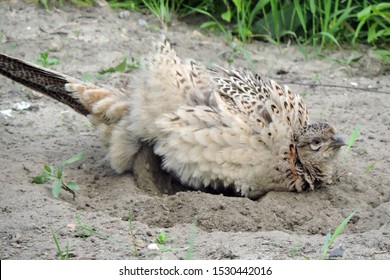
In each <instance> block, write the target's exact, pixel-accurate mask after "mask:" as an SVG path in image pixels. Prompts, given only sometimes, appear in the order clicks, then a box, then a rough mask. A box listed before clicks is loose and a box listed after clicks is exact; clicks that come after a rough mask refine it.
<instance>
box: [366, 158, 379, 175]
mask: <svg viewBox="0 0 390 280" xmlns="http://www.w3.org/2000/svg"><path fill="white" fill-rule="evenodd" d="M378 162H379V160H376V161H374V162H373V163H370V164H369V165H367V167H366V168H364V173H368V172H370V171H371V170H372V169H373V168H374V166H375V164H377V163H378Z"/></svg>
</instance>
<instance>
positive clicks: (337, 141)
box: [330, 135, 347, 148]
mask: <svg viewBox="0 0 390 280" xmlns="http://www.w3.org/2000/svg"><path fill="white" fill-rule="evenodd" d="M332 140H333V141H332V143H330V147H331V148H339V147H341V146H346V145H347V143H345V141H344V139H343V138H342V137H341V136H338V135H335V136H333V138H332Z"/></svg>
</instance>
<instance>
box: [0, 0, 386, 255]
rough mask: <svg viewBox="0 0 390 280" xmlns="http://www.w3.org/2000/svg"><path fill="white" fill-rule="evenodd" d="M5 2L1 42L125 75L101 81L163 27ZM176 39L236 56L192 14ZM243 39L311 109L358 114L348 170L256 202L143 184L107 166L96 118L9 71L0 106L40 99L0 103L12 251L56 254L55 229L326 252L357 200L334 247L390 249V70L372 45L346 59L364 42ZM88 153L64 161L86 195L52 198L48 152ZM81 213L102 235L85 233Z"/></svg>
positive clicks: (72, 237)
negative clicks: (319, 50) (46, 177)
mask: <svg viewBox="0 0 390 280" xmlns="http://www.w3.org/2000/svg"><path fill="white" fill-rule="evenodd" d="M0 14H1V16H0V34H1V37H0V38H1V42H0V50H1V51H2V52H5V53H7V54H10V55H13V56H17V57H21V58H23V59H26V60H28V61H32V62H34V61H36V60H37V58H38V56H39V54H40V53H41V52H44V51H46V50H50V56H51V57H56V58H58V59H59V62H60V63H59V64H58V65H54V66H51V67H52V68H53V69H55V70H58V71H60V72H64V73H67V74H69V75H71V76H75V77H92V81H93V82H96V83H103V84H104V83H115V82H117V81H122V79H123V77H122V76H121V75H109V74H107V75H105V76H104V77H102V78H101V79H97V78H95V77H94V74H95V73H96V72H98V71H100V70H102V69H106V68H107V67H109V66H113V65H115V64H118V63H119V62H120V61H121V59H122V57H123V56H125V55H128V56H131V57H134V58H135V59H136V60H138V59H139V57H140V56H141V55H142V54H144V53H145V52H147V51H148V50H150V49H151V47H152V44H151V43H152V41H153V40H155V39H156V38H159V36H160V33H161V29H160V27H159V24H158V21H157V20H156V19H155V18H154V17H153V16H150V15H142V14H135V13H129V12H120V11H112V10H109V9H107V8H102V7H92V8H86V9H76V8H72V7H64V8H63V9H61V10H58V9H53V10H52V11H45V10H43V9H41V8H38V7H37V6H35V5H26V4H23V3H21V2H19V1H13V2H12V3H9V2H6V3H4V2H1V3H0ZM145 23H146V24H145ZM168 37H169V38H170V39H171V41H172V43H173V44H174V46H175V48H176V50H177V51H178V53H179V54H180V55H181V56H183V57H193V58H195V59H197V60H199V61H202V62H204V63H217V64H221V65H224V66H227V60H228V58H229V54H232V47H231V46H230V44H229V43H228V42H227V41H226V40H225V39H224V38H223V37H220V36H217V35H213V34H209V33H207V32H203V31H202V32H200V31H199V30H198V29H197V27H196V26H192V25H191V24H189V23H188V22H183V21H181V22H178V21H175V22H174V23H173V25H172V26H171V27H170V29H169V31H168ZM246 48H247V50H248V53H249V54H250V56H251V63H249V62H248V61H247V60H246V59H245V58H244V57H243V56H242V55H240V54H239V53H234V54H233V64H234V65H236V66H243V67H246V68H248V67H252V68H253V71H256V72H258V73H260V74H262V75H267V76H269V77H272V78H274V79H276V80H277V81H278V82H280V83H286V84H288V85H289V86H290V88H292V89H293V90H294V91H296V92H298V93H300V94H301V95H302V96H303V97H304V100H305V102H306V104H307V106H308V108H309V112H310V116H311V119H312V120H321V119H322V120H327V121H330V122H331V123H332V124H334V126H335V127H337V129H338V131H339V132H340V134H341V135H343V136H344V137H345V138H348V137H349V135H351V133H352V131H353V130H354V128H355V126H356V125H360V133H359V137H358V138H357V140H356V142H355V144H354V145H353V147H352V149H351V150H350V152H349V153H348V154H347V157H346V159H345V160H340V164H339V178H338V180H337V182H335V183H334V184H333V185H332V186H329V187H327V188H323V189H321V190H318V191H315V192H306V193H301V194H297V193H273V192H271V193H268V194H267V195H265V196H264V197H262V198H261V199H259V200H258V201H252V200H249V199H246V198H242V197H228V196H223V195H218V194H217V195H216V194H209V193H203V192H194V191H187V192H177V193H176V194H173V195H166V194H162V193H161V192H159V191H158V190H154V189H142V188H140V187H138V186H136V185H135V183H134V180H133V177H132V175H131V174H124V175H116V174H115V173H114V172H113V171H112V170H111V169H110V167H109V164H108V162H107V161H106V160H105V148H104V146H103V145H102V143H101V142H100V139H99V136H98V134H97V132H96V131H95V130H94V129H93V127H91V125H90V123H89V121H88V119H87V118H85V117H83V116H81V115H79V114H77V113H75V112H73V111H72V110H71V109H69V107H67V106H65V105H63V104H60V103H58V102H56V101H53V100H51V99H49V98H47V97H45V96H42V95H40V94H37V93H34V92H32V91H31V90H29V89H26V88H24V87H22V86H20V85H18V84H15V83H13V82H11V81H10V80H8V79H6V78H3V77H0V96H1V97H0V111H3V110H7V109H12V108H13V106H14V105H15V104H16V103H20V102H22V101H26V102H28V103H29V104H30V105H31V108H30V109H29V110H23V111H15V110H13V111H12V116H11V117H6V116H4V115H0V157H1V160H0V185H1V188H0V196H1V200H0V209H1V211H0V257H1V259H57V258H58V254H57V250H56V248H55V244H54V242H53V239H52V233H51V231H53V232H54V233H55V235H56V236H57V239H58V241H59V244H60V245H61V247H62V249H63V250H64V249H65V246H66V244H67V243H68V244H69V252H70V257H71V258H72V259H160V258H163V259H183V258H187V257H188V252H189V251H190V253H191V251H193V255H192V258H194V259H302V258H306V257H308V258H311V259H318V258H319V256H320V252H321V247H322V245H323V243H324V241H325V235H326V233H327V232H328V231H329V230H332V231H334V229H335V228H336V227H337V225H338V224H339V223H340V222H341V221H342V220H343V219H344V218H345V217H347V216H348V215H349V214H350V213H352V212H354V211H355V212H356V213H355V216H354V217H353V218H352V220H351V222H350V223H349V224H348V225H347V227H346V230H345V231H344V233H343V234H342V235H341V236H339V238H338V239H337V240H336V241H335V243H334V244H333V245H332V247H331V251H333V253H334V254H336V255H341V256H340V257H339V258H342V259H390V216H389V215H390V202H389V200H390V186H389V182H390V175H389V167H390V166H389V162H390V160H389V159H390V151H389V147H388V145H389V144H390V143H389V141H390V137H389V136H390V133H389V130H390V110H389V108H390V75H389V69H388V68H387V69H386V66H384V65H383V64H382V63H380V62H379V61H378V60H377V59H376V57H375V56H374V55H372V53H371V52H370V51H365V52H364V53H363V57H362V58H361V59H360V60H358V61H357V62H352V63H347V61H348V58H350V57H352V56H353V55H355V56H356V55H358V54H359V53H357V52H354V51H334V52H331V53H326V52H325V54H326V55H325V57H324V58H318V56H315V55H310V58H309V60H308V61H305V60H304V58H303V56H302V54H301V53H300V52H299V50H298V49H297V48H296V47H295V46H292V45H288V44H283V45H282V46H281V47H280V48H277V47H276V46H274V45H271V44H268V43H264V42H254V43H252V44H249V45H248V46H247V47H246ZM218 53H224V54H221V55H217V54H218ZM129 74H130V75H131V72H130V73H129ZM296 83H306V84H314V85H317V86H311V87H310V86H304V85H298V84H296ZM321 85H340V86H345V87H348V88H339V87H337V88H336V87H333V88H332V87H323V86H321ZM371 90H376V91H379V92H375V91H371ZM78 152H85V153H86V157H85V158H84V159H83V160H82V161H80V162H78V163H75V164H73V165H70V166H68V167H67V169H66V170H65V177H66V179H73V180H75V181H76V182H78V183H79V185H80V186H81V190H80V191H79V192H77V196H76V199H75V201H73V199H72V195H71V194H69V193H66V192H62V193H61V195H60V197H59V198H54V197H53V196H52V195H51V185H50V184H49V183H47V184H44V185H36V184H33V183H31V180H32V178H33V177H34V176H36V175H38V174H39V173H40V172H41V171H42V167H43V165H44V164H53V165H57V164H58V163H59V162H61V161H62V160H65V159H67V158H69V157H71V156H72V155H74V154H76V153H78ZM373 163H375V165H374V168H373V169H372V170H371V171H369V172H365V169H366V167H367V166H369V165H370V164H373ZM129 211H130V212H131V213H132V215H133V219H132V221H133V234H131V231H130V229H129V221H128V213H129ZM77 217H79V220H80V221H81V223H82V224H83V225H84V226H86V227H89V228H91V229H93V230H95V231H96V234H90V235H88V234H85V233H83V232H82V231H80V227H79V226H78V219H77ZM161 230H164V231H165V232H167V233H168V240H167V241H166V248H165V249H166V250H157V251H156V250H150V249H148V245H149V244H151V243H153V242H154V240H155V238H156V236H157V235H158V234H159V232H160V231H161ZM133 242H136V243H137V245H138V246H137V247H138V252H137V254H136V253H135V252H134V248H133V246H132V244H133ZM337 248H341V250H336V251H334V250H335V249H337ZM340 252H342V253H340Z"/></svg>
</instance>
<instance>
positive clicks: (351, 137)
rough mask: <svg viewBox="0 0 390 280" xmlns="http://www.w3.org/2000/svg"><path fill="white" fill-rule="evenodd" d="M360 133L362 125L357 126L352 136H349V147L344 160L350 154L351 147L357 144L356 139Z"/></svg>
mask: <svg viewBox="0 0 390 280" xmlns="http://www.w3.org/2000/svg"><path fill="white" fill-rule="evenodd" d="M359 131H360V125H359V124H357V125H356V126H355V128H354V130H353V132H352V134H351V136H349V138H348V143H347V147H346V148H345V151H344V159H345V157H346V156H347V154H348V153H349V151H350V150H351V147H352V145H353V144H354V143H355V141H356V138H357V137H358V135H359Z"/></svg>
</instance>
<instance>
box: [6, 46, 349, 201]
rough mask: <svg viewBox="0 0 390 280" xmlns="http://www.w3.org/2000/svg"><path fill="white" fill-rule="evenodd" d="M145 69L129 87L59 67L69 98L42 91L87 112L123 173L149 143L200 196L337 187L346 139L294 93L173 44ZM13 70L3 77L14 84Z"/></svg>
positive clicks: (150, 59)
mask: <svg viewBox="0 0 390 280" xmlns="http://www.w3.org/2000/svg"><path fill="white" fill-rule="evenodd" d="M4 57H7V64H10V60H9V59H10V58H9V57H8V56H2V55H0V64H1V65H3V64H2V63H3V62H2V60H5V59H4ZM15 60H16V59H15ZM16 61H17V62H18V63H19V64H20V63H21V61H19V60H16ZM11 64H12V58H11ZM19 64H18V67H22V68H23V65H19ZM22 64H23V63H22ZM26 65H28V67H31V65H30V64H26ZM141 65H142V66H141V68H140V69H139V70H138V71H137V72H136V73H132V78H131V82H130V86H129V87H128V88H126V89H124V90H118V89H114V88H108V87H96V86H94V85H91V84H86V83H83V82H80V81H78V80H76V79H73V78H69V77H68V76H65V75H61V74H58V73H55V72H51V71H50V70H44V74H45V75H46V76H47V75H48V76H50V73H53V75H55V76H56V77H57V76H59V77H60V78H62V80H60V85H57V87H59V88H61V82H62V83H63V84H62V90H61V91H59V92H58V95H59V96H55V94H56V93H53V92H50V93H48V92H45V88H43V89H42V87H37V86H35V87H33V88H34V89H38V90H40V91H42V92H43V93H46V94H48V95H49V96H51V97H54V98H56V99H57V100H60V101H61V100H66V102H64V103H66V104H68V105H70V106H71V107H73V108H75V109H76V110H78V111H79V112H82V113H85V112H87V113H88V114H89V117H90V118H91V120H92V123H93V124H95V125H96V126H97V127H98V128H99V129H100V131H101V134H102V135H103V137H104V138H105V140H106V144H107V146H108V159H109V161H110V162H111V165H112V167H113V168H114V169H115V170H116V171H117V172H119V173H121V172H124V171H125V170H132V169H133V165H134V160H135V158H136V156H137V153H138V152H139V150H140V148H141V147H143V146H145V145H149V146H150V147H151V148H152V149H153V151H154V153H155V154H156V155H158V156H159V157H160V158H161V159H162V165H161V167H162V169H163V170H165V171H167V172H168V173H170V174H172V175H173V176H174V177H175V178H177V179H178V180H179V181H180V182H181V183H182V184H184V185H186V186H188V187H191V188H194V189H199V188H205V187H206V188H207V187H212V188H221V187H222V188H234V189H235V190H236V191H237V192H239V193H241V194H242V195H245V196H248V197H250V198H258V197H259V196H261V195H263V194H264V193H266V192H268V191H293V190H295V191H302V190H304V189H314V188H316V187H320V186H321V185H322V184H323V183H326V184H329V183H331V178H332V174H333V166H334V164H335V161H336V156H337V151H338V150H339V148H340V147H341V146H342V145H344V142H343V141H342V139H341V138H339V137H338V136H337V135H336V134H335V130H334V128H332V127H331V126H330V125H328V124H309V122H308V114H307V110H306V107H305V105H304V103H303V101H302V100H301V98H300V96H299V95H297V94H294V93H293V92H292V91H291V90H290V89H289V88H288V87H287V86H283V87H282V86H280V85H278V84H277V83H276V82H274V81H272V80H266V79H264V78H263V77H261V76H259V75H257V74H253V73H251V72H249V71H247V70H244V69H241V68H230V69H224V68H222V67H219V66H213V67H211V68H206V67H204V66H203V65H202V64H200V63H197V62H196V61H194V60H191V59H188V60H182V59H181V58H180V57H179V56H178V55H177V54H176V52H175V51H174V50H173V49H172V47H171V45H170V43H169V42H168V41H166V40H163V41H161V42H158V43H156V51H155V52H152V53H151V54H149V55H147V56H145V58H144V60H143V61H142V63H141ZM7 71H8V70H7V69H3V70H2V72H1V73H2V74H3V75H6V76H8V77H10V78H13V77H12V75H9V73H8V72H7ZM30 72H31V69H30V68H29V73H30ZM32 72H34V71H32ZM35 75H37V76H39V75H42V70H39V71H36V72H35ZM27 79H32V78H31V75H30V74H29V76H28V78H27ZM14 80H16V81H18V82H20V80H21V79H20V77H18V78H17V79H15V78H14ZM35 80H39V78H35ZM24 84H25V85H27V86H31V85H30V84H31V83H24ZM64 92H65V93H64ZM53 95H54V96H53ZM63 95H67V96H70V97H71V98H70V99H69V98H66V99H64V98H63ZM80 108H85V110H84V109H80Z"/></svg>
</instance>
